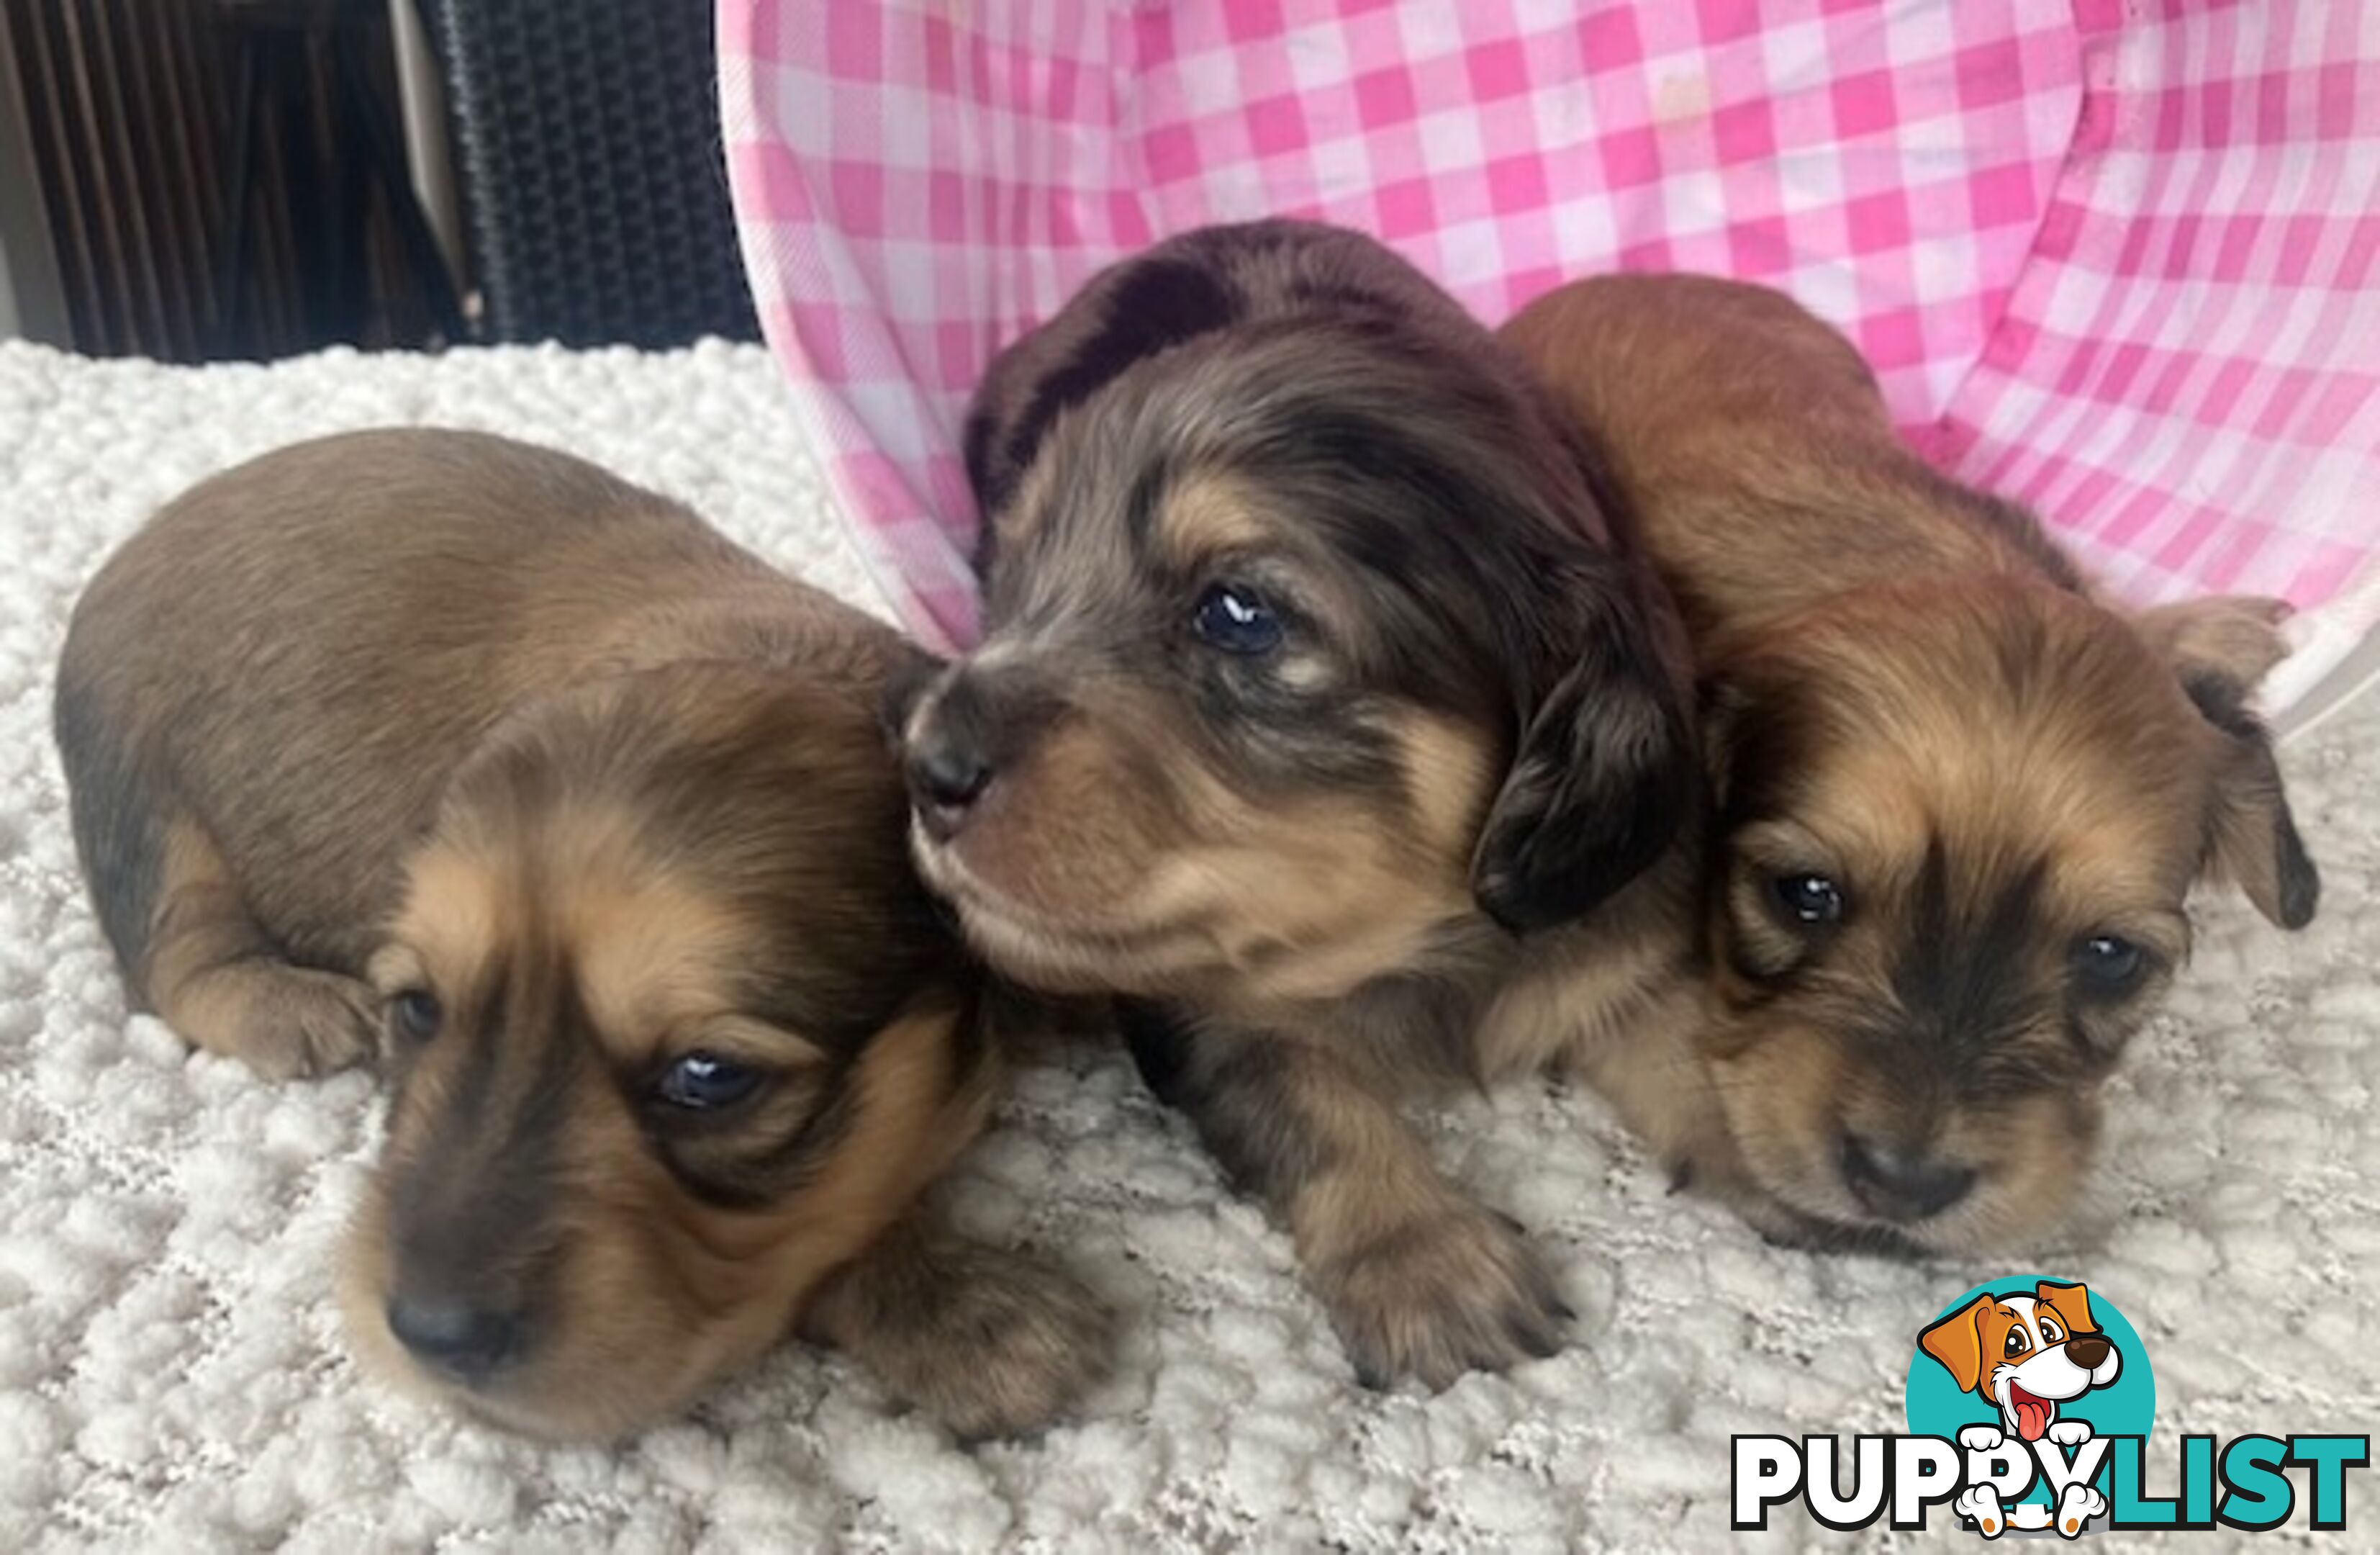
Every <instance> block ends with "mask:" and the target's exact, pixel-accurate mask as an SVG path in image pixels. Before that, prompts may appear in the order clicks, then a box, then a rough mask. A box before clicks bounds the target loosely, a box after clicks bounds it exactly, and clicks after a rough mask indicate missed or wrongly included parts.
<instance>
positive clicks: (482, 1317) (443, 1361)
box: [388, 1296, 523, 1382]
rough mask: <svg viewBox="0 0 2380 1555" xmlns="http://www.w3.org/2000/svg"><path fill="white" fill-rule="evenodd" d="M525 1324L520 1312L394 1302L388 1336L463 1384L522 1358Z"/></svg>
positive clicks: (432, 1301) (441, 1301)
mask: <svg viewBox="0 0 2380 1555" xmlns="http://www.w3.org/2000/svg"><path fill="white" fill-rule="evenodd" d="M522 1328H523V1325H522V1323H521V1320H520V1318H519V1316H518V1314H516V1313H511V1312H501V1311H498V1310H496V1309H495V1308H493V1307H487V1306H474V1305H472V1304H471V1303H469V1302H468V1301H457V1300H450V1299H447V1298H443V1297H431V1298H427V1299H419V1300H407V1299H406V1298H404V1297H401V1296H398V1297H391V1298H390V1300H389V1304H388V1331H389V1332H391V1333H393V1334H395V1335H396V1337H397V1340H398V1342H400V1343H402V1344H403V1345H404V1346H405V1347H406V1348H407V1350H410V1351H412V1352H413V1354H414V1355H415V1357H416V1358H417V1359H419V1360H420V1361H422V1362H423V1363H425V1364H426V1365H430V1366H433V1367H437V1368H439V1369H440V1370H441V1371H444V1372H448V1373H450V1374H452V1375H453V1376H455V1377H456V1378H458V1379H461V1380H463V1381H465V1382H481V1381H485V1380H486V1379H488V1378H489V1377H491V1376H492V1375H494V1374H495V1373H496V1372H498V1371H501V1370H503V1369H504V1367H506V1366H508V1365H510V1364H511V1363H512V1361H513V1360H514V1359H515V1358H516V1356H517V1355H519V1353H520V1342H521V1335H522Z"/></svg>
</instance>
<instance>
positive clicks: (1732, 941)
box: [1503, 275, 2318, 1249]
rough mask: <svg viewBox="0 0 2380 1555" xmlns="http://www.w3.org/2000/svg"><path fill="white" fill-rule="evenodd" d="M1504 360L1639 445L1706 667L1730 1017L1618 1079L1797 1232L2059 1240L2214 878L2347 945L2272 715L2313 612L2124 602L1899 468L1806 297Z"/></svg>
mask: <svg viewBox="0 0 2380 1555" xmlns="http://www.w3.org/2000/svg"><path fill="white" fill-rule="evenodd" d="M1503 333H1504V338H1505V339H1506V340H1508V341H1509V342H1511V343H1512V345H1514V346H1517V347H1518V348H1519V349H1520V351H1521V352H1522V353H1523V355H1524V356H1525V357H1526V358H1529V360H1530V361H1531V362H1532V363H1533V364H1534V365H1535V366H1536V368H1537V369H1538V370H1539V371H1541V373H1542V374H1543V375H1544V377H1545V379H1546V380H1547V381H1548V383H1551V384H1552V385H1553V387H1554V388H1555V389H1556V390H1557V391H1558V392H1559V393H1560V395H1562V396H1563V397H1564V398H1565V399H1566V400H1567V402H1568V404H1569V406H1570V407H1571V409H1572V411H1573V413H1574V415H1575V416H1576V417H1577V419H1578V420H1579V422H1580V423H1581V425H1582V427H1583V428H1584V429H1585V430H1586V431H1588V432H1589V433H1590V434H1591V435H1592V436H1593V437H1594V438H1595V439H1596V440H1597V443H1599V444H1600V446H1601V448H1602V449H1603V450H1604V453H1605V455H1606V456H1607V457H1608V459H1609V465H1610V468H1611V469H1612V471H1613V472H1614V474H1615V476H1616V478H1617V480H1618V481H1619V484H1620V486H1621V491H1622V492H1624V494H1625V497H1626V499H1627V501H1628V502H1629V504H1631V505H1632V506H1633V508H1634V510H1635V513H1636V516H1637V521H1638V522H1639V523H1640V524H1641V526H1642V529H1643V533H1644V536H1645V546H1646V548H1647V550H1648V551H1649V553H1651V555H1652V556H1653V558H1654V560H1655V563H1656V565H1658V566H1659V568H1660V569H1661V572H1662V575H1663V577H1664V578H1665V579H1666V580H1667V582H1668V583H1669V585H1670V589H1672V591H1673V592H1674V594H1675V596H1676V598H1677V600H1678V601H1679V604H1680V608H1681V609H1682V611H1683V612H1684V613H1685V617H1686V621H1687V624H1688V627H1689V630H1690V632H1691V634H1692V636H1693V638H1694V646H1695V650H1696V653H1697V656H1698V657H1699V658H1700V660H1701V661H1702V662H1703V666H1704V670H1703V673H1704V677H1705V685H1704V702H1705V714H1706V723H1705V734H1706V743H1707V745H1708V747H1709V751H1710V760H1711V763H1712V773H1711V777H1712V784H1713V802H1714V806H1715V819H1714V823H1713V837H1712V846H1713V849H1714V855H1715V856H1714V859H1713V862H1712V864H1711V868H1710V873H1709V879H1708V889H1707V893H1706V913H1705V918H1706V922H1705V927H1704V929H1703V931H1702V941H1703V949H1704V951H1705V953H1706V960H1707V966H1706V969H1705V971H1704V973H1703V978H1704V979H1705V981H1706V1001H1707V1008H1706V1013H1705V1015H1704V1017H1703V1019H1702V1020H1701V1021H1700V1022H1698V1023H1694V1024H1691V1025H1689V1026H1687V1027H1671V1026H1666V1025H1665V1026H1664V1027H1661V1029H1660V1031H1659V1032H1658V1033H1648V1034H1647V1037H1646V1039H1645V1041H1643V1042H1640V1043H1639V1044H1637V1045H1636V1046H1634V1047H1633V1048H1631V1049H1628V1050H1624V1051H1622V1050H1612V1051H1611V1052H1610V1053H1609V1060H1610V1062H1609V1065H1607V1067H1606V1069H1605V1070H1604V1072H1603V1074H1602V1075H1601V1079H1602V1081H1603V1083H1604V1084H1605V1086H1606V1087H1607V1088H1608V1089H1609V1090H1610V1091H1611V1092H1612V1094H1613V1095H1614V1096H1615V1098H1617V1099H1620V1101H1621V1107H1622V1110H1623V1112H1630V1113H1633V1115H1634V1117H1635V1120H1636V1122H1637V1123H1638V1124H1639V1125H1640V1126H1641V1127H1642V1128H1643V1130H1644V1131H1645V1133H1646V1134H1648V1135H1649V1136H1651V1137H1652V1138H1653V1139H1654V1140H1655V1141H1656V1142H1657V1143H1658V1144H1659V1145H1661V1146H1662V1147H1663V1148H1666V1149H1668V1150H1669V1151H1670V1153H1671V1154H1672V1155H1673V1157H1674V1158H1676V1159H1677V1160H1678V1162H1679V1164H1680V1165H1681V1166H1682V1167H1690V1168H1691V1169H1692V1170H1694V1172H1697V1173H1699V1174H1700V1175H1701V1177H1702V1178H1703V1180H1704V1181H1705V1182H1706V1184H1708V1185H1709V1186H1711V1187H1713V1188H1715V1189H1717V1190H1718V1191H1719V1192H1720V1193H1722V1194H1724V1195H1726V1196H1727V1197H1731V1198H1733V1199H1735V1200H1736V1202H1737V1203H1738V1204H1739V1206H1740V1207H1743V1208H1744V1209H1746V1210H1747V1211H1748V1212H1749V1213H1751V1214H1752V1215H1753V1216H1754V1217H1755V1220H1756V1221H1759V1222H1760V1223H1761V1224H1763V1225H1764V1226H1766V1227H1767V1228H1769V1229H1770V1230H1771V1231H1772V1232H1773V1233H1778V1234H1781V1235H1787V1236H1799V1237H1809V1238H1815V1239H1816V1240H1819V1241H1822V1242H1823V1241H1840V1240H1844V1239H1849V1240H1851V1241H1853V1242H1861V1241H1865V1242H1872V1243H1879V1244H1883V1245H1912V1244H1913V1245H1916V1246H1918V1247H1921V1248H1930V1249H1961V1248H1967V1247H1972V1246H1973V1245H1978V1244H1983V1243H1986V1242H1992V1241H1998V1240H2000V1239H2004V1238H2009V1237H2012V1236H2016V1235H2019V1234H2021V1233H2028V1232H2031V1231H2034V1230H2036V1229H2038V1228H2041V1227H2043V1226H2045V1225H2046V1224H2047V1223H2049V1222H2051V1221H2054V1220H2055V1218H2056V1217H2057V1216H2058V1214H2059V1212H2060V1211H2062V1210H2063V1209H2066V1208H2067V1207H2068V1204H2069V1202H2070V1199H2071V1198H2072V1197H2073V1194H2074V1190H2075V1187H2076V1185H2077V1184H2079V1183H2080V1181H2081V1180H2082V1178H2083V1169H2084V1168H2085V1166H2086V1165H2087V1164H2088V1160H2089V1158H2090V1154H2091V1150H2092V1148H2093V1145H2094V1143H2095V1136H2096V1134H2097V1131H2098V1127H2099V1121H2100V1088H2101V1084H2102V1082H2103V1081H2104V1080H2105V1079H2106V1078H2107V1075H2108V1073H2109V1071H2110V1069H2111V1068H2112V1067H2113V1065H2114V1064H2115V1063H2116V1062H2117V1059H2118V1057H2119V1054H2120V1053H2121V1052H2122V1051H2123V1047H2124V1043H2125V1040H2126V1039H2127V1038H2128V1037H2129V1036H2130V1035H2131V1033H2132V1032H2133V1031H2134V1030H2135V1029H2136V1028H2138V1027H2139V1026H2140V1025H2141V1023H2142V1021H2143V1019H2144V1018H2145V1017H2146V1015H2147V1014H2149V1012H2150V1011H2151V1010H2152V1009H2153V1008H2154V1007H2155V1003H2156V1001H2157V998H2158V996H2159V995H2160V994H2161V993H2162V991H2163V990H2164V989H2165V987H2166V985H2167V983H2168V981H2169V980H2170V978H2171V977H2172V975H2173V973H2174V970H2175V968H2177V967H2178V966H2180V964H2181V963H2182V961H2183V960H2184V958H2185V957H2186V956H2187V954H2188V953H2189V950H2190V927H2189V923H2188V920H2187V919H2186V918H2185V917H2184V916H2183V898H2184V897H2185V896H2186V895H2187V894H2188V893H2189V891H2190V889H2191V887H2192V882H2194V881H2197V880H2199V879H2200V878H2201V877H2204V876H2216V877H2222V878H2228V879H2229V880H2231V881H2237V882H2238V883H2239V885H2240V887H2241V888H2242V889H2244V890H2245V891H2246V893H2247V894H2248V897H2249V899H2250V900H2251V901H2253V903H2254V904H2255V905H2256V906H2257V908H2258V909H2259V910H2260V911H2261V912H2263V914H2264V915H2265V917H2268V918H2270V919H2272V920H2273V921H2274V922H2276V923H2277V924H2280V925H2282V926H2284V927H2286V928H2290V929H2295V928H2298V927H2300V926H2301V925H2302V924H2304V923H2305V922H2306V921H2307V920H2308V919H2309V918H2311V917H2313V911H2314V903H2315V898H2316V895H2317V893H2318V881H2317V879H2316V876H2315V872H2314V867H2313V863H2312V862H2311V861H2310V860H2309V859H2308V858H2307V856H2306V853H2305V849H2304V847H2303V846H2302V845H2301V844H2300V842H2299V840H2298V832H2297V828H2296V826H2295V824H2294V823H2293V822H2292V820H2291V819H2290V816H2289V805H2288V803H2287V801H2286V799H2285V798H2284V796H2283V794H2282V789H2281V779H2280V774H2279V772H2278V771H2277V770H2276V768H2275V766H2274V761H2273V753H2272V748H2271V746H2270V744H2269V743H2268V741H2267V739H2266V737H2265V731H2264V729H2263V728H2262V726H2261V725H2260V724H2259V723H2258V722H2257V720H2256V719H2255V717H2254V716H2253V714H2252V713H2251V712H2250V711H2248V705H2247V704H2248V699H2249V694H2250V692H2251V690H2252V689H2253V686H2255V685H2256V683H2257V682H2258V680H2259V679H2260V678H2261V677H2262V676H2263V674H2264V673H2265V670H2267V669H2268V668H2270V667H2271V665H2272V664H2273V662H2275V661H2276V660H2277V659H2278V657H2279V656H2280V655H2281V653H2282V651H2283V650H2282V648H2281V645H2280V642H2279V639H2278V638H2277V635H2276V633H2275V632H2274V630H2273V627H2274V626H2275V624H2276V623H2277V620H2278V619H2279V618H2280V616H2281V614H2282V613H2283V607H2281V606H2280V605H2279V604H2278V603H2277V601H2257V600H2234V599H2216V600H2204V601H2197V602H2194V603H2187V604H2180V605H2172V606H2168V607H2164V608H2161V609H2155V610H2147V611H2139V612H2134V611H2128V610H2126V609H2125V608H2123V607H2122V606H2121V605H2119V604H2118V603H2116V602H2114V601H2111V600H2109V599H2107V598H2106V597H2104V596H2103V595H2101V594H2100V593H2099V592H2098V591H2097V590H2095V589H2094V588H2093V587H2092V586H2091V584H2090V583H2089V581H2088V580H2087V579H2086V578H2084V577H2083V575H2082V574H2081V572H2080V571H2079V570H2078V569H2077V568H2076V567H2075V565H2073V563H2071V562H2070V561H2069V560H2068V559H2067V557H2066V556H2065V554H2064V553H2061V552H2060V551H2059V550H2058V548H2057V546H2056V545H2055V544H2053V543H2052V542H2051V541H2050V540H2049V539H2048V537H2047V536H2046V534H2045V533H2044V532H2043V530H2042V529H2041V528H2040V527H2039V525H2038V524H2036V523H2035V522H2034V519H2033V517H2032V516H2030V515H2028V514H2026V513H2024V512H2023V511H2022V510H2021V509H2019V508H2016V507H2014V506H2011V505H2010V504H2007V503H2004V502H2000V501H1997V500H1995V499H1993V498H1991V497H1988V496H1985V495H1984V494H1982V493H1980V492H1972V491H1969V490H1966V489H1965V488H1963V487H1961V486H1959V485H1956V484H1954V483H1953V482H1951V481H1949V480H1945V479H1944V478H1942V477H1941V476H1939V475H1937V474H1936V473H1935V472H1934V471H1933V470H1932V469H1931V468H1928V467H1927V466H1926V465H1925V464H1924V463H1923V462H1921V461H1920V460H1919V459H1918V458H1917V457H1916V456H1914V455H1913V454H1912V453H1911V452H1909V451H1908V450H1907V449H1906V448H1905V447H1903V446H1902V444H1901V443H1900V441H1899V440H1898V439H1897V438H1896V437H1895V435H1894V433H1893V431H1892V428H1891V426H1890V425H1889V423H1888V420H1887V418H1886V415H1885V410H1884V406H1883V402H1882V401H1881V399H1880V398H1879V397H1878V395H1877V393H1876V385H1875V383H1874V381H1873V379H1872V378H1871V377H1870V375H1869V373H1868V371H1867V369H1866V367H1865V365H1864V363H1863V362H1862V361H1861V359H1860V358H1859V356H1858V354H1857V353H1856V352H1855V351H1854V350H1853V349H1852V346H1850V344H1849V343H1848V342H1847V341H1845V340H1843V339H1842V338H1841V337H1840V336H1839V335H1838V334H1835V333H1834V332H1833V331H1832V330H1830V329H1828V328H1827V327H1826V326H1825V325H1824V324H1822V323H1820V322H1818V321H1817V320H1815V319H1814V318H1812V317H1811V316H1810V315H1809V314H1807V313H1805V312H1803V310H1801V309H1800V308H1799V307H1797V306H1796V305H1795V304H1793V303H1792V302H1791V301H1789V300H1788V299H1786V298H1784V297H1782V296H1780V295H1779V294H1777V293H1774V292H1770V291H1767V290H1765V289H1762V288H1759V287H1756V286H1750V285H1740V284H1736V283H1732V282H1725V281H1718V280H1711V279H1704V278H1699V277H1692V276H1682V275H1680V276H1662V277H1649V276H1615V277H1610V278H1607V279H1599V280H1592V281H1585V282H1581V283H1578V284H1576V285H1572V286H1569V287H1566V288H1564V289H1562V290H1560V291H1558V292H1556V293H1554V294H1553V295H1551V296H1550V297H1548V298H1542V299H1540V300H1539V301H1537V302H1536V303H1535V304H1534V305H1532V306H1531V307H1530V308H1528V309H1526V310H1524V311H1523V312H1522V313H1521V314H1520V315H1519V316H1518V317H1517V318H1515V319H1514V320H1513V321H1512V322H1511V323H1510V324H1508V325H1507V326H1506V327H1505V330H1504V332H1503ZM1665 1050H1666V1051H1665ZM1697 1067H1700V1068H1701V1070H1702V1073H1703V1075H1704V1076H1705V1079H1704V1081H1703V1083H1699V1084H1698V1083H1694V1082H1693V1081H1692V1080H1689V1079H1687V1078H1685V1077H1686V1076H1689V1075H1692V1074H1693V1073H1694V1070H1695V1069H1696V1068H1697Z"/></svg>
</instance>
